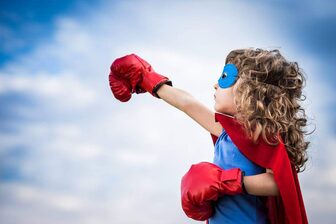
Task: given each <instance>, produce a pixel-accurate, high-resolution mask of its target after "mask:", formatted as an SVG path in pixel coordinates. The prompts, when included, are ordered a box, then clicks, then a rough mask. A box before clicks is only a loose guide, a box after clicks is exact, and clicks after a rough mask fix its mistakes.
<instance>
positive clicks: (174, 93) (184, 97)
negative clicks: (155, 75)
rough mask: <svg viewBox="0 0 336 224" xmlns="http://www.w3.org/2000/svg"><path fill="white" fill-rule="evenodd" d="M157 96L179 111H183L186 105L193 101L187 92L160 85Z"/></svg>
mask: <svg viewBox="0 0 336 224" xmlns="http://www.w3.org/2000/svg"><path fill="white" fill-rule="evenodd" d="M157 94H158V95H159V97H160V98H161V99H163V100H164V101H166V102H167V103H169V104H170V105H172V106H174V107H176V108H177V109H179V110H181V111H185V110H186V107H187V105H188V104H190V102H191V101H192V100H193V97H192V96H191V95H190V94H189V93H188V92H186V91H184V90H182V89H178V88H175V87H171V86H169V85H162V86H161V87H160V89H159V90H158V91H157Z"/></svg>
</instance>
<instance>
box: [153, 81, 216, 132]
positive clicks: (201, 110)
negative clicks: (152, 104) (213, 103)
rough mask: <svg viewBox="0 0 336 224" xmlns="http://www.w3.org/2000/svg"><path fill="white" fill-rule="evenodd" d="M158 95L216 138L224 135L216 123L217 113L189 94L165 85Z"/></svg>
mask: <svg viewBox="0 0 336 224" xmlns="http://www.w3.org/2000/svg"><path fill="white" fill-rule="evenodd" d="M157 94H158V96H159V97H160V98H161V99H163V100H164V101H166V102H167V103H168V104H170V105H172V106H174V107H176V108H177V109H179V110H181V111H183V112H184V113H186V114H187V115H188V116H189V117H191V118H192V119H193V120H194V121H196V122H197V123H198V124H199V125H201V126H202V127H203V128H205V129H206V130H207V131H209V132H210V133H212V134H214V135H216V136H219V135H220V134H221V133H222V126H221V125H220V124H219V123H218V122H215V113H214V112H213V111H211V110H210V109H208V108H207V107H206V106H205V105H203V104H202V103H201V102H199V101H198V100H196V99H195V98H194V97H193V96H192V95H191V94H189V93H188V92H185V91H184V90H181V89H178V88H174V87H172V86H169V85H163V86H161V88H160V89H159V90H158V91H157Z"/></svg>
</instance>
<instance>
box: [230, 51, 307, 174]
mask: <svg viewBox="0 0 336 224" xmlns="http://www.w3.org/2000/svg"><path fill="white" fill-rule="evenodd" d="M225 63H226V64H227V63H232V64H235V65H236V66H237V68H238V71H239V74H238V77H239V78H238V81H237V83H236V86H235V104H236V106H237V114H236V115H235V116H236V118H237V119H238V121H240V122H241V123H242V124H243V125H244V127H245V128H246V131H247V134H248V136H249V137H251V138H254V137H255V136H259V135H261V136H262V138H263V139H264V140H265V141H266V142H267V143H268V144H271V145H276V144H278V143H279V141H282V142H283V143H284V144H285V146H286V149H287V153H288V156H289V158H290V160H291V163H292V164H293V165H294V166H295V168H296V170H297V172H301V171H303V170H304V169H305V163H306V161H307V160H308V157H307V152H306V150H307V148H308V145H309V142H308V141H305V139H304V135H306V134H308V133H307V132H306V131H305V130H304V128H305V127H306V125H307V118H306V114H305V110H304V109H303V108H302V107H301V106H300V104H299V102H300V101H303V100H304V99H305V96H304V95H302V88H303V86H304V84H305V77H304V74H303V72H302V71H301V69H300V68H299V66H298V63H297V62H289V61H287V60H286V59H285V58H284V57H283V56H282V55H281V54H280V52H279V50H263V49H252V48H250V49H238V50H233V51H231V52H230V53H229V54H228V56H227V58H226V62H225ZM256 133H257V134H256ZM254 139H255V140H256V139H257V138H254Z"/></svg>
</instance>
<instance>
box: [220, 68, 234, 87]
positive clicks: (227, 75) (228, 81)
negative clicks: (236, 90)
mask: <svg viewBox="0 0 336 224" xmlns="http://www.w3.org/2000/svg"><path fill="white" fill-rule="evenodd" d="M237 77H238V69H237V67H236V66H235V65H234V64H226V65H225V66H224V69H223V72H222V75H221V76H220V77H219V79H218V85H219V87H221V88H223V89H224V88H229V87H230V86H232V85H233V84H235V82H236V80H237Z"/></svg>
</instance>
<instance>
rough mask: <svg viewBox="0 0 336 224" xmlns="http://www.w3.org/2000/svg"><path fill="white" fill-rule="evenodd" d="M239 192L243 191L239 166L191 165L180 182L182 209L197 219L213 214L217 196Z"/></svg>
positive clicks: (204, 163) (203, 163)
mask: <svg viewBox="0 0 336 224" xmlns="http://www.w3.org/2000/svg"><path fill="white" fill-rule="evenodd" d="M240 193H243V172H242V171H241V170H240V169H239V168H235V169H230V170H223V169H222V168H220V167H219V166H216V165H215V164H212V163H208V162H201V163H198V164H195V165H192V166H191V168H190V169H189V171H188V172H187V173H186V174H185V175H184V176H183V178H182V182H181V201H182V208H183V211H184V212H185V213H186V215H187V216H188V217H190V218H192V219H195V220H199V221H204V220H207V219H208V218H210V217H211V216H213V214H214V208H213V205H214V203H215V202H216V201H217V200H218V198H219V197H221V196H224V195H235V194H240Z"/></svg>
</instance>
